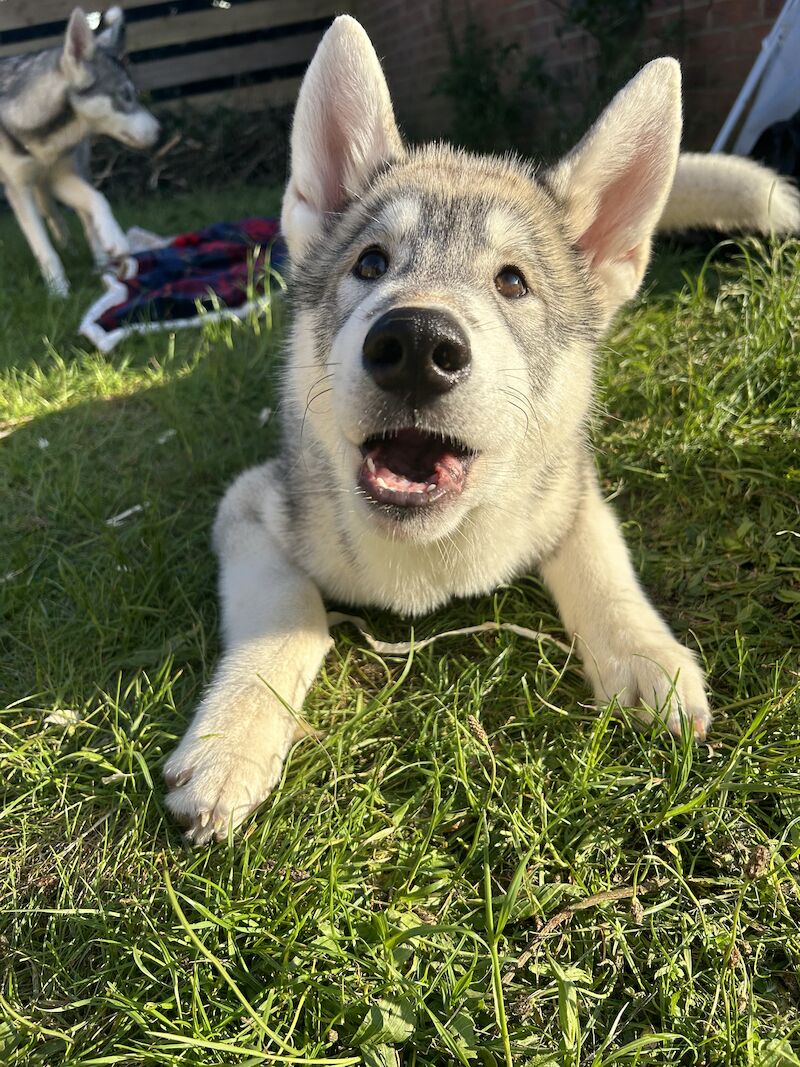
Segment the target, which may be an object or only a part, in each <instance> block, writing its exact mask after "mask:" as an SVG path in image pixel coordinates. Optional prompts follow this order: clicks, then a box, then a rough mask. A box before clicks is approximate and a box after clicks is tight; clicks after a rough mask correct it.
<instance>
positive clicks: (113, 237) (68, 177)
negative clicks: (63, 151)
mask: <svg viewBox="0 0 800 1067" xmlns="http://www.w3.org/2000/svg"><path fill="white" fill-rule="evenodd" d="M52 187H53V192H54V193H55V195H56V196H57V197H58V199H59V200H61V201H62V202H63V203H65V204H66V205H67V206H68V207H71V208H74V209H75V211H77V213H78V215H79V216H80V217H81V220H83V218H84V215H88V216H89V218H90V219H91V222H92V227H93V229H94V233H95V234H96V238H97V240H96V244H94V243H93V241H92V238H91V237H90V236H89V231H88V230H87V234H86V236H87V238H88V239H89V244H90V245H92V252H93V253H94V252H95V249H96V247H98V246H99V248H100V249H102V252H103V254H104V256H105V257H106V258H108V259H117V258H119V257H120V256H127V254H128V239H127V237H126V236H125V234H124V233H123V232H122V230H121V228H120V225H119V223H118V222H117V220H116V219H115V218H114V215H113V214H112V212H111V206H110V204H109V203H108V201H107V200H106V198H105V197H104V196H103V194H102V193H98V191H97V190H96V189H95V188H94V186H92V185H90V184H89V183H88V182H87V181H86V179H85V178H82V177H81V176H80V174H77V173H76V172H75V170H74V169H73V161H72V160H67V161H66V162H65V163H64V164H63V165H62V166H61V168H60V169H59V170H57V171H56V172H55V173H54V174H53V178H52ZM84 229H86V224H85V223H84ZM95 258H97V256H95Z"/></svg>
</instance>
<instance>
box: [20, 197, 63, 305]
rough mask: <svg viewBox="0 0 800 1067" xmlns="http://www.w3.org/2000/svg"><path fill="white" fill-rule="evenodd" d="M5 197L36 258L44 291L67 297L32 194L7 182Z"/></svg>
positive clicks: (56, 260)
mask: <svg viewBox="0 0 800 1067" xmlns="http://www.w3.org/2000/svg"><path fill="white" fill-rule="evenodd" d="M6 196H7V197H8V202H9V204H10V205H11V208H12V210H13V212H14V214H15V215H16V218H17V222H18V223H19V226H20V229H21V230H22V232H23V233H24V234H25V237H26V238H27V240H28V244H29V245H30V246H31V251H32V252H33V254H34V256H35V257H36V261H37V263H38V264H39V269H40V270H41V272H42V275H43V277H44V280H45V282H46V283H47V288H48V289H49V290H50V292H51V293H54V294H55V295H56V296H66V295H67V294H68V293H69V282H68V281H67V276H66V274H65V273H64V268H63V267H62V265H61V260H60V259H59V258H58V256H57V255H56V251H55V249H54V248H53V246H52V244H51V243H50V238H49V237H48V236H47V230H46V229H45V226H44V222H43V221H42V216H41V215H40V214H39V211H38V210H37V207H36V196H35V193H34V190H33V189H32V188H31V187H30V186H28V185H25V186H20V185H12V184H11V183H10V182H9V184H8V185H7V186H6Z"/></svg>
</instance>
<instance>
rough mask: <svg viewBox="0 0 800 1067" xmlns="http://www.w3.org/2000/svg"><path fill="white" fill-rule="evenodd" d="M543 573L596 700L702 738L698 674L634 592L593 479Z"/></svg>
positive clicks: (618, 537)
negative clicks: (643, 711)
mask: <svg viewBox="0 0 800 1067" xmlns="http://www.w3.org/2000/svg"><path fill="white" fill-rule="evenodd" d="M541 570H542V575H543V577H544V580H545V582H546V583H547V585H548V586H549V587H550V589H551V591H552V593H553V595H554V597H555V599H556V603H557V604H558V609H559V611H560V613H561V617H562V619H563V620H564V624H565V625H566V627H567V628H568V630H569V631H570V633H572V634H574V635H575V637H576V639H577V645H578V648H579V651H580V652H581V656H582V658H583V661H584V665H585V668H586V672H587V674H588V676H589V679H590V681H591V683H592V686H593V688H594V691H595V696H596V698H597V699H598V700H601V701H604V702H605V701H608V700H610V699H611V697H613V696H615V695H616V696H618V698H619V699H620V701H621V702H622V703H624V704H626V705H628V706H635V705H637V704H639V703H640V702H641V703H643V704H645V705H647V706H648V707H649V708H652V709H654V710H656V711H659V712H660V713H661V714H663V715H664V717H665V719H666V723H667V726H668V728H669V729H670V730H671V731H672V732H673V733H675V734H680V731H681V714H683V715H684V716H685V717H686V719H687V721H688V722H689V723H691V725H692V728H693V730H694V733H695V735H696V736H697V737H698V738H702V737H705V734H706V731H707V729H708V727H709V725H710V723H711V713H710V711H709V708H708V700H707V699H706V694H705V685H704V679H703V672H702V671H701V670H700V668H699V667H698V665H697V663H696V661H695V658H694V656H693V655H692V654H691V652H689V650H688V649H686V648H684V647H683V645H681V644H679V643H678V642H677V641H676V640H675V638H674V637H673V636H672V634H671V633H670V631H669V629H668V628H667V626H666V624H665V623H664V621H663V619H662V618H661V617H660V615H659V614H658V613H657V612H656V610H655V608H653V606H652V604H650V602H649V601H648V599H647V597H646V596H645V595H644V593H643V592H642V590H641V588H640V587H639V583H638V582H637V580H636V576H635V575H634V573H633V568H632V566H631V561H630V558H629V556H628V551H627V549H626V547H625V542H624V541H623V539H622V534H621V533H620V530H619V527H618V526H617V523H616V520H615V519H614V515H613V513H612V511H611V509H610V507H609V506H608V505H607V504H606V503H605V502H604V501H603V500H602V498H601V496H600V492H599V489H598V487H597V484H596V482H595V479H594V476H591V484H590V486H589V487H588V489H587V491H586V494H585V496H584V499H583V502H582V504H581V506H580V508H579V511H578V514H577V516H576V519H575V522H574V524H573V526H572V528H571V530H570V531H569V532H568V534H567V535H566V536H565V538H564V540H563V542H562V543H561V545H560V546H559V548H558V549H557V550H556V552H555V553H554V554H553V555H552V556H551V557H550V558H548V559H547V560H546V561H545V562H544V563H543V564H542V567H541Z"/></svg>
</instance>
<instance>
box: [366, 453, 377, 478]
mask: <svg viewBox="0 0 800 1067" xmlns="http://www.w3.org/2000/svg"><path fill="white" fill-rule="evenodd" d="M367 470H368V471H369V472H370V474H374V473H375V460H374V459H373V458H372V456H367Z"/></svg>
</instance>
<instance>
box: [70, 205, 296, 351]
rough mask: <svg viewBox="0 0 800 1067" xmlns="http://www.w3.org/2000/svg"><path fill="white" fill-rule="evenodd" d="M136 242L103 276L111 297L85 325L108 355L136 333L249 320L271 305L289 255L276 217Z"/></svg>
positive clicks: (140, 236)
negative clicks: (274, 274) (273, 273)
mask: <svg viewBox="0 0 800 1067" xmlns="http://www.w3.org/2000/svg"><path fill="white" fill-rule="evenodd" d="M129 238H130V239H131V241H132V247H134V248H136V247H137V245H138V246H139V248H140V250H139V251H136V252H134V253H133V254H131V255H130V256H128V257H127V258H126V259H125V260H124V261H122V262H121V263H119V264H118V265H117V266H116V270H115V271H114V272H113V273H112V272H108V273H106V274H104V275H103V282H104V284H105V286H106V292H105V293H104V294H103V296H101V297H100V298H99V299H98V300H96V301H95V302H94V303H93V304H92V306H91V307H90V308H89V310H88V311H87V312H86V314H85V315H84V317H83V320H82V322H81V325H80V331H81V333H82V334H83V335H84V336H85V337H87V338H88V339H89V340H90V341H92V343H93V344H95V345H97V347H98V348H99V349H100V350H101V351H102V352H109V351H110V350H111V349H112V348H113V347H114V345H115V344H117V342H118V341H120V340H121V339H122V338H123V337H126V336H127V335H128V334H130V333H143V332H147V331H151V330H175V329H182V328H185V327H188V326H198V325H200V324H201V323H202V322H203V321H204V320H205V321H208V319H209V318H212V319H219V318H226V317H235V318H244V317H245V316H246V315H247V314H249V313H250V312H251V311H252V310H254V309H257V308H258V307H259V306H261V305H263V304H264V303H265V302H268V301H269V299H270V289H271V288H272V289H274V288H276V286H275V282H274V278H273V277H272V276H271V273H270V272H271V271H272V270H280V267H281V266H282V264H283V262H284V260H285V257H286V252H285V248H284V245H283V242H282V240H281V239H280V237H279V236H278V222H277V219H270V218H251V219H242V220H241V221H240V222H215V223H213V224H212V225H211V226H206V227H204V228H203V229H202V230H196V231H195V232H193V233H184V234H180V235H179V236H178V237H174V238H172V239H171V240H170V239H166V240H163V239H159V238H155V237H154V235H152V234H146V233H145V231H131V232H130V233H129ZM142 245H147V246H148V247H142ZM271 282H272V285H270V283H271Z"/></svg>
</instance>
